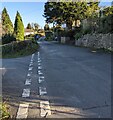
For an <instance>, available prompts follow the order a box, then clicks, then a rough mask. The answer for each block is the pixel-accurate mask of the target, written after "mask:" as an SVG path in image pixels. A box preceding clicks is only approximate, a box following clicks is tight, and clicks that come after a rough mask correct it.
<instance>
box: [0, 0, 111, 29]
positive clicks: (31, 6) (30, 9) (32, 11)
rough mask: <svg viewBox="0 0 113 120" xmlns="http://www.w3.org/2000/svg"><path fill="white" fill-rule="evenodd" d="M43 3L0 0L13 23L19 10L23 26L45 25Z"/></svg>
mask: <svg viewBox="0 0 113 120" xmlns="http://www.w3.org/2000/svg"><path fill="white" fill-rule="evenodd" d="M108 1H109V2H105V0H104V2H101V3H100V5H101V6H110V5H111V2H110V1H111V0H108ZM44 4H45V2H2V9H3V8H4V7H6V9H7V11H8V14H9V16H10V19H11V21H12V23H13V24H14V21H15V16H16V12H17V11H19V13H20V15H21V17H22V20H23V23H24V27H26V26H27V24H28V23H38V24H39V25H40V27H41V28H43V27H44V25H45V18H44V17H43V16H42V15H43V14H44Z"/></svg>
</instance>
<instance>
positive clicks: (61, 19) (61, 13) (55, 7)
mask: <svg viewBox="0 0 113 120" xmlns="http://www.w3.org/2000/svg"><path fill="white" fill-rule="evenodd" d="M44 8H45V9H44V17H45V18H46V22H48V23H56V24H62V23H66V25H67V27H68V28H69V29H72V23H73V21H74V20H82V19H85V18H89V17H95V16H96V15H97V14H96V13H97V10H98V9H99V7H98V2H89V3H87V2H72V0H69V1H68V2H65V1H62V0H60V2H51V1H50V0H49V2H46V3H45V6H44Z"/></svg>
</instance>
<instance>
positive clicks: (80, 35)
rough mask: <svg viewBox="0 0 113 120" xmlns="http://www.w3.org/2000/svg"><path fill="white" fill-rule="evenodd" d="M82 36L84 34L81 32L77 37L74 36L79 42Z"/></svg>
mask: <svg viewBox="0 0 113 120" xmlns="http://www.w3.org/2000/svg"><path fill="white" fill-rule="evenodd" d="M82 35H83V34H82V33H81V32H80V33H76V34H75V36H74V38H75V40H78V39H79V38H81V37H82Z"/></svg>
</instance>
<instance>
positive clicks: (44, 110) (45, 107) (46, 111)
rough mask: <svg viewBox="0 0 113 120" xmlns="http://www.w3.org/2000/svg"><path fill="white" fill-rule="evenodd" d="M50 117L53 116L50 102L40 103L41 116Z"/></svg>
mask: <svg viewBox="0 0 113 120" xmlns="http://www.w3.org/2000/svg"><path fill="white" fill-rule="evenodd" d="M46 115H47V116H48V115H51V110H50V106H49V101H41V102H40V116H41V117H44V116H46Z"/></svg>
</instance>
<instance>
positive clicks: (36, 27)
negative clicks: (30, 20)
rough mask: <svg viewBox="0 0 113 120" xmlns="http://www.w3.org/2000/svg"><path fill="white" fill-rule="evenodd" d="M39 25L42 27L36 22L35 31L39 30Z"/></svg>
mask: <svg viewBox="0 0 113 120" xmlns="http://www.w3.org/2000/svg"><path fill="white" fill-rule="evenodd" d="M39 27H40V25H39V24H38V23H34V30H35V31H38V29H39Z"/></svg>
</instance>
